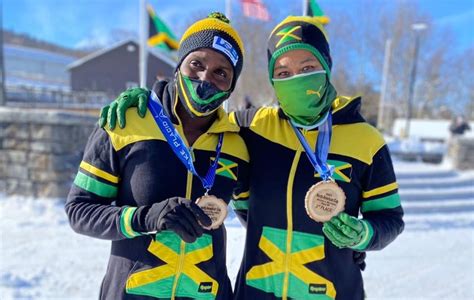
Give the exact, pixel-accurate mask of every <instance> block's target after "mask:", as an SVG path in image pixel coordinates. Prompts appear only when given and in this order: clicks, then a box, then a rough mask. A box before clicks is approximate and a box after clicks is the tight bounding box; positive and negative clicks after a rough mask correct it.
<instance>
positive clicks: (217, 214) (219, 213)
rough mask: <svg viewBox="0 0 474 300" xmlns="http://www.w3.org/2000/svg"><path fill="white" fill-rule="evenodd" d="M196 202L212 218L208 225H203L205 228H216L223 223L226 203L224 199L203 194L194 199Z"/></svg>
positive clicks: (225, 214)
mask: <svg viewBox="0 0 474 300" xmlns="http://www.w3.org/2000/svg"><path fill="white" fill-rule="evenodd" d="M196 204H197V205H198V206H199V207H200V208H201V209H202V210H203V211H204V212H205V213H206V215H208V216H209V218H211V220H212V224H211V226H210V227H204V226H203V227H204V228H205V229H207V230H211V229H217V228H219V226H221V225H222V223H224V220H225V218H226V217H227V204H226V203H225V201H224V200H222V199H220V198H217V197H216V196H212V195H204V196H202V197H200V198H199V199H197V200H196Z"/></svg>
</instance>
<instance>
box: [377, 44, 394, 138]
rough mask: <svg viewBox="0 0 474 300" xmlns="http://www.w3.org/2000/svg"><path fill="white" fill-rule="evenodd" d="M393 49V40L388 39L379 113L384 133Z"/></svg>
mask: <svg viewBox="0 0 474 300" xmlns="http://www.w3.org/2000/svg"><path fill="white" fill-rule="evenodd" d="M391 47H392V40H391V39H387V40H386V41H385V54H384V59H383V70H382V83H381V87H380V101H379V112H378V114H377V127H378V128H379V129H380V130H382V131H383V130H384V129H385V126H384V125H385V122H384V117H385V116H384V109H385V100H386V94H387V82H388V71H389V67H390V52H391Z"/></svg>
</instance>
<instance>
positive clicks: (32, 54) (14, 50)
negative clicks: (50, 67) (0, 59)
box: [3, 44, 76, 65]
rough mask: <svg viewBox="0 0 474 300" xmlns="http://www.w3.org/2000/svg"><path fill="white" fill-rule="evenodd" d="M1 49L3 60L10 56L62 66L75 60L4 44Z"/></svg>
mask: <svg viewBox="0 0 474 300" xmlns="http://www.w3.org/2000/svg"><path fill="white" fill-rule="evenodd" d="M3 49H4V56H5V58H9V57H11V56H16V57H26V58H28V59H31V60H37V61H46V62H54V63H60V64H64V65H67V64H70V63H71V62H73V61H74V60H75V59H76V58H75V57H74V56H68V55H64V54H60V53H55V52H51V51H47V50H43V49H37V48H30V47H24V46H19V45H13V44H5V45H4V48H3Z"/></svg>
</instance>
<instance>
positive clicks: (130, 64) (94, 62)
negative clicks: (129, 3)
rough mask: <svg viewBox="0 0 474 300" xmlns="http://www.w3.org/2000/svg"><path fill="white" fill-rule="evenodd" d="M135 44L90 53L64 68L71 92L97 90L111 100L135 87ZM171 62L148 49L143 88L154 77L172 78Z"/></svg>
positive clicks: (130, 40)
mask: <svg viewBox="0 0 474 300" xmlns="http://www.w3.org/2000/svg"><path fill="white" fill-rule="evenodd" d="M138 45H139V44H138V42H137V41H135V40H133V39H129V40H125V41H122V42H120V43H117V44H115V45H112V46H111V47H109V48H106V49H103V50H99V51H97V52H94V53H91V54H90V55H87V56H85V57H83V58H81V59H79V60H77V61H75V62H73V63H72V64H70V65H69V66H68V70H69V72H70V75H71V76H70V80H71V90H72V91H82V92H90V91H99V92H105V93H106V94H108V95H110V96H111V97H115V96H116V95H118V94H119V93H120V92H122V91H123V90H125V89H127V88H130V87H136V86H138V85H139V69H138V68H139V67H138V65H139V63H138V62H139V47H138ZM175 66H176V62H175V60H174V59H173V58H172V57H171V56H170V55H169V54H167V53H164V52H162V51H161V50H158V49H153V48H149V49H148V61H147V67H148V70H147V87H149V88H151V87H152V85H153V83H154V82H155V81H156V80H157V78H160V79H162V78H168V77H171V76H173V73H174V68H175Z"/></svg>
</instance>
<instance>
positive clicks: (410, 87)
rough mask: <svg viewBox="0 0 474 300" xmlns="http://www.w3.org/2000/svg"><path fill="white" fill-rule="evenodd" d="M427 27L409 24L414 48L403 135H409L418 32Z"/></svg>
mask: <svg viewBox="0 0 474 300" xmlns="http://www.w3.org/2000/svg"><path fill="white" fill-rule="evenodd" d="M426 28H428V25H426V24H425V23H414V24H412V25H411V29H412V30H413V31H414V32H415V50H414V53H413V65H412V68H411V76H410V86H409V89H408V107H407V123H406V126H405V136H406V137H409V136H410V119H411V115H412V106H413V104H412V102H413V91H414V89H415V81H416V65H417V61H418V48H419V47H420V33H421V32H422V31H423V30H425V29H426Z"/></svg>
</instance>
